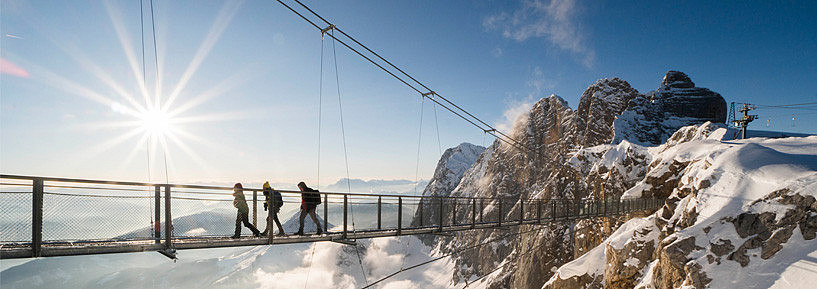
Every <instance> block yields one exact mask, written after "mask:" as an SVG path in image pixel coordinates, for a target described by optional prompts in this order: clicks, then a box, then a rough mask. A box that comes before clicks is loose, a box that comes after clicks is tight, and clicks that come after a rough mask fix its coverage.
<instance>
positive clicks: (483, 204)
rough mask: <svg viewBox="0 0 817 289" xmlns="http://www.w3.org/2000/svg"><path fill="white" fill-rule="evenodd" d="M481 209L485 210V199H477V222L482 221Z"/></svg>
mask: <svg viewBox="0 0 817 289" xmlns="http://www.w3.org/2000/svg"><path fill="white" fill-rule="evenodd" d="M482 211H485V199H483V198H480V199H479V222H480V223H482V222H483V221H482V214H483V213H482Z"/></svg>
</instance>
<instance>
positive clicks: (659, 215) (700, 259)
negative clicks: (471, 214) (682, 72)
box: [544, 123, 817, 288]
mask: <svg viewBox="0 0 817 289" xmlns="http://www.w3.org/2000/svg"><path fill="white" fill-rule="evenodd" d="M727 135H731V133H728V132H727V129H725V128H724V127H722V126H718V125H714V124H710V123H706V124H704V125H701V126H691V127H686V128H683V129H681V130H679V131H678V132H676V133H675V134H674V135H673V136H672V137H671V139H670V140H669V141H668V142H667V143H666V144H664V145H662V146H660V147H657V148H655V149H654V150H653V152H654V154H655V155H654V157H653V158H654V161H653V162H652V163H651V164H650V166H649V169H648V172H647V173H646V176H645V178H644V179H643V180H641V181H640V182H639V183H638V184H637V185H636V186H634V187H632V188H631V189H629V190H627V191H626V192H625V194H624V197H625V198H630V197H642V196H645V197H651V196H657V197H666V203H665V205H664V207H663V208H661V209H660V210H658V211H657V212H655V213H654V214H651V215H649V216H646V217H644V218H635V219H632V220H630V221H628V222H627V223H626V224H625V225H623V226H621V227H620V228H619V229H618V230H617V231H616V232H615V233H614V234H613V235H612V236H611V237H609V238H607V239H606V240H604V241H603V243H602V244H601V245H599V246H598V247H596V248H594V249H592V250H590V252H588V253H587V254H585V255H583V256H581V257H580V258H578V259H576V260H574V261H572V262H570V263H568V264H566V265H564V266H562V267H561V268H559V269H558V270H557V273H556V274H555V275H554V276H553V277H552V278H551V279H550V280H549V281H548V283H547V284H546V285H545V286H544V288H567V287H569V288H602V287H604V288H679V287H684V288H768V287H774V286H780V288H810V287H811V286H813V284H809V282H808V281H805V280H807V279H808V278H805V279H804V280H800V279H803V278H798V275H797V274H798V273H797V272H798V271H797V270H798V269H797V268H798V265H797V263H798V262H801V260H802V259H803V258H806V260H808V259H809V258H808V257H806V255H811V254H814V253H816V252H817V243H815V242H814V239H815V235H816V234H815V232H816V231H817V201H815V197H817V137H815V136H811V137H792V138H785V139H749V140H741V141H730V142H723V141H720V140H722V139H723V138H724V136H727ZM812 272H813V271H812ZM810 274H813V273H810ZM787 277H788V278H787ZM792 277H794V278H792Z"/></svg>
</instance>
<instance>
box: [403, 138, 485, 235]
mask: <svg viewBox="0 0 817 289" xmlns="http://www.w3.org/2000/svg"><path fill="white" fill-rule="evenodd" d="M483 151H485V147H482V146H478V145H473V144H470V143H462V144H460V145H458V146H456V147H453V148H449V149H446V150H445V152H444V153H443V155H442V156H441V157H440V160H439V161H438V162H437V168H436V169H435V170H434V177H433V178H431V181H429V183H428V185H427V186H426V187H425V189H424V190H423V196H430V197H433V196H449V195H451V192H453V191H454V189H455V188H456V187H457V185H459V184H460V180H461V179H462V175H463V174H464V173H465V171H466V170H468V169H469V168H470V167H471V166H472V165H473V164H474V163H475V162H477V158H479V157H480V155H481V154H482V152H483ZM432 202H434V201H433V200H432V199H424V200H423V204H422V205H423V206H424V208H425V210H424V213H423V216H422V222H423V224H432V223H434V222H435V221H434V220H438V219H439V213H438V212H439V211H438V210H432V209H431V207H433V206H436V205H435V204H432ZM420 221H421V220H420V215H419V212H418V213H417V214H415V216H414V217H413V219H412V225H413V226H417V225H419V224H420ZM421 239H423V240H426V241H428V240H430V239H431V238H428V237H421Z"/></svg>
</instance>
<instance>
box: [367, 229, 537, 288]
mask: <svg viewBox="0 0 817 289" xmlns="http://www.w3.org/2000/svg"><path fill="white" fill-rule="evenodd" d="M539 230H543V228H539V229H533V230H528V231H524V232H519V231H517V232H515V233H508V234H504V235H502V236H499V237H496V238H493V239H489V240H488V241H485V242H483V243H479V244H476V245H471V246H468V247H465V248H460V249H457V250H454V251H452V252H451V253H448V254H445V255H442V256H438V257H435V258H432V259H430V260H428V261H425V262H421V263H417V264H414V265H411V266H409V267H406V268H403V269H400V270H398V271H395V272H394V273H391V274H389V275H386V276H385V277H383V278H380V279H378V280H377V281H375V282H372V283H370V284H369V285H367V286H365V287H363V288H364V289H365V288H369V287H372V286H374V285H376V284H377V283H380V282H382V281H384V280H386V279H389V278H391V277H394V276H395V275H397V274H400V273H401V272H405V271H408V270H411V269H414V268H417V267H420V266H423V265H426V264H430V263H433V262H436V261H439V260H442V259H444V258H445V257H449V256H452V255H455V254H458V253H460V252H464V251H467V250H471V249H475V248H479V247H482V246H485V245H487V244H490V243H493V242H497V241H499V240H504V239H505V238H507V237H511V236H516V235H519V234H524V233H527V232H531V231H539Z"/></svg>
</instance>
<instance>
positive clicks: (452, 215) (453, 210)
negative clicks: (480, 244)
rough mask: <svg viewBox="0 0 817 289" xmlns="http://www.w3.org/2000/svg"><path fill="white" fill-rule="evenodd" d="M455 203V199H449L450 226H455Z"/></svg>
mask: <svg viewBox="0 0 817 289" xmlns="http://www.w3.org/2000/svg"><path fill="white" fill-rule="evenodd" d="M457 201H458V199H457V198H456V197H455V198H453V199H451V203H452V204H451V226H456V225H457Z"/></svg>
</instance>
